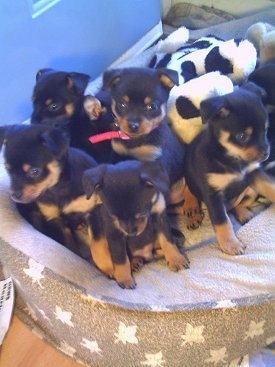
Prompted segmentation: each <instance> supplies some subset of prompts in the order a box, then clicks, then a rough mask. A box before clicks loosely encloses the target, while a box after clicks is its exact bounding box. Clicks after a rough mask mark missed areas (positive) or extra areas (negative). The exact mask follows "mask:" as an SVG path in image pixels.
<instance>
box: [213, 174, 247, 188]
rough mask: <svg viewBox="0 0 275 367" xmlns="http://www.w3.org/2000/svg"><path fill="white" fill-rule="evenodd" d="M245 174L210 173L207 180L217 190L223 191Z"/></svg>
mask: <svg viewBox="0 0 275 367" xmlns="http://www.w3.org/2000/svg"><path fill="white" fill-rule="evenodd" d="M242 178H243V174H241V173H239V172H237V173H208V174H207V182H208V184H209V186H210V187H212V188H213V189H215V190H216V191H223V190H224V189H225V188H226V187H227V186H228V185H230V184H231V183H232V182H234V181H241V180H242Z"/></svg>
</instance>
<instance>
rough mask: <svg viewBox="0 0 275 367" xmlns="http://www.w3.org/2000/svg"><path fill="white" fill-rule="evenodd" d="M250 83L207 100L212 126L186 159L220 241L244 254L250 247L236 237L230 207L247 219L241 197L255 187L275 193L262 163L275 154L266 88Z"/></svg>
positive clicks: (193, 186) (189, 181)
mask: <svg viewBox="0 0 275 367" xmlns="http://www.w3.org/2000/svg"><path fill="white" fill-rule="evenodd" d="M250 87H251V86H249V85H247V86H246V87H243V88H239V89H237V90H235V91H234V92H233V93H230V94H227V95H224V96H219V97H213V98H210V99H208V100H205V101H203V102H202V103H201V114H202V119H203V121H204V123H207V128H206V129H205V130H203V131H202V132H201V133H200V134H199V135H198V137H197V138H195V140H194V141H193V142H192V143H191V144H190V145H189V146H188V148H187V153H186V159H185V175H186V181H187V184H188V186H189V188H190V189H191V191H192V192H193V194H195V195H196V196H197V198H198V199H199V200H200V201H204V202H205V204H206V206H207V208H208V211H209V215H210V219H211V221H212V224H213V226H214V229H215V231H216V235H217V240H218V243H219V245H220V247H221V249H222V250H223V251H224V252H226V253H228V254H240V253H243V251H244V249H245V246H244V244H242V243H241V242H240V241H239V240H238V239H237V238H236V236H235V234H234V232H233V229H232V227H231V223H230V220H229V218H228V216H227V213H226V211H227V210H230V209H232V208H234V210H235V213H236V215H237V219H239V220H240V221H242V222H245V221H246V220H248V219H250V216H251V213H250V212H249V211H247V212H246V209H245V211H244V210H243V208H242V209H241V210H242V218H241V216H240V211H239V212H237V209H239V210H240V207H238V206H237V207H235V205H236V204H238V202H236V198H238V197H240V195H242V193H243V192H244V190H246V189H247V188H248V187H249V185H250V186H251V187H252V188H253V189H254V190H255V191H256V192H257V193H263V192H265V193H266V192H268V195H267V196H269V198H271V199H273V196H274V194H273V193H272V189H270V190H269V189H268V190H267V189H266V188H264V187H265V186H266V182H268V181H269V179H266V178H264V174H263V171H262V169H261V166H260V164H261V162H263V161H264V160H266V159H267V158H268V155H269V143H268V141H267V137H266V133H267V126H268V116H267V112H266V110H265V108H264V106H263V104H262V100H261V97H260V94H261V91H260V90H259V95H258V94H255V93H254V92H251V90H250V89H251V88H250ZM255 87H256V86H255V85H254V86H253V88H252V89H254V90H255ZM256 89H257V88H256ZM258 89H259V88H258ZM251 172H253V174H252V173H251ZM252 177H253V178H252ZM267 186H268V185H267ZM268 187H269V186H268ZM244 196H245V195H244ZM239 201H241V200H239ZM244 214H245V215H247V217H244Z"/></svg>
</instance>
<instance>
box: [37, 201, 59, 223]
mask: <svg viewBox="0 0 275 367" xmlns="http://www.w3.org/2000/svg"><path fill="white" fill-rule="evenodd" d="M37 204H38V207H39V209H40V211H41V213H42V214H43V215H44V217H45V218H46V220H47V221H49V220H53V219H56V218H58V217H59V216H60V209H59V208H58V206H56V205H53V204H44V203H40V202H38V203H37Z"/></svg>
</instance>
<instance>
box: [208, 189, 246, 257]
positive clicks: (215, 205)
mask: <svg viewBox="0 0 275 367" xmlns="http://www.w3.org/2000/svg"><path fill="white" fill-rule="evenodd" d="M205 204H206V206H207V208H208V212H209V216H210V219H211V222H212V225H213V227H214V231H215V233H216V237H217V240H218V244H219V246H220V249H221V250H222V251H223V252H225V253H226V254H229V255H241V254H243V253H244V251H245V248H246V246H245V245H244V244H243V243H241V242H240V241H239V240H238V238H237V237H236V235H235V233H234V229H233V226H232V223H231V221H230V219H229V217H228V214H227V212H226V208H225V205H224V203H223V201H222V198H221V197H220V196H219V195H218V194H217V195H211V196H209V197H208V198H207V199H205Z"/></svg>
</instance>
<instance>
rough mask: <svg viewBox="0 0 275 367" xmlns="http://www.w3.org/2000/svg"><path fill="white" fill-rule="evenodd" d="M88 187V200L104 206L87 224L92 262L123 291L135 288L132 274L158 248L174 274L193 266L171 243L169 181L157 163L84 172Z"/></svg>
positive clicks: (122, 164) (125, 163)
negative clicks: (94, 197)
mask: <svg viewBox="0 0 275 367" xmlns="http://www.w3.org/2000/svg"><path fill="white" fill-rule="evenodd" d="M83 186H84V189H85V192H86V194H87V198H88V199H89V198H90V197H91V196H92V197H93V195H95V196H99V201H100V202H101V204H100V205H98V206H96V207H95V208H94V209H93V210H92V211H91V212H90V215H89V219H88V221H89V223H90V227H89V232H90V237H91V238H90V244H91V254H92V258H93V260H94V262H95V264H96V265H97V266H98V268H99V269H101V270H102V271H103V272H104V273H105V274H107V275H108V276H109V277H112V278H114V279H115V280H116V281H117V283H118V285H119V286H120V287H122V288H127V289H132V288H135V286H136V282H135V279H134V277H133V276H132V270H139V265H140V264H139V261H140V259H142V260H144V261H150V260H152V258H153V252H154V250H155V249H158V248H160V249H161V250H162V252H163V255H164V257H165V259H166V262H167V264H168V266H169V268H170V269H171V270H173V271H178V270H181V269H183V268H186V267H188V266H189V261H188V259H187V258H186V257H185V256H184V255H183V254H181V253H180V251H179V249H178V247H177V245H176V244H175V243H174V241H173V238H172V233H171V229H170V226H169V223H168V220H167V216H166V212H165V208H166V204H165V196H166V195H167V193H168V191H169V178H168V176H167V174H166V172H165V170H163V169H162V168H161V166H160V165H159V164H158V163H155V162H140V161H137V160H126V161H123V162H119V163H117V164H114V165H110V164H102V165H99V166H98V167H96V168H92V169H89V170H87V171H86V172H85V173H84V175H83ZM129 257H130V258H129ZM130 259H132V269H131V264H130Z"/></svg>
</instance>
